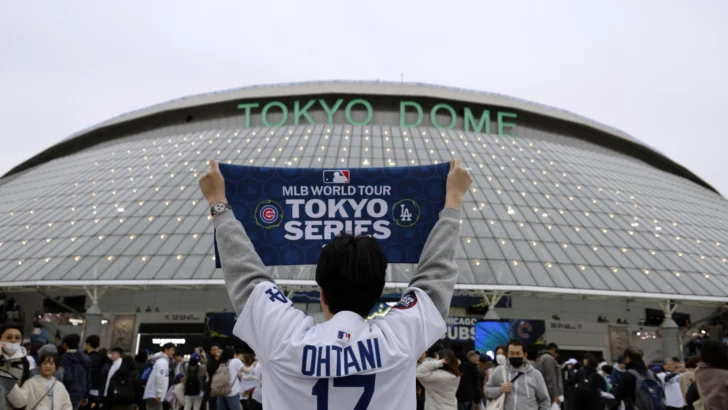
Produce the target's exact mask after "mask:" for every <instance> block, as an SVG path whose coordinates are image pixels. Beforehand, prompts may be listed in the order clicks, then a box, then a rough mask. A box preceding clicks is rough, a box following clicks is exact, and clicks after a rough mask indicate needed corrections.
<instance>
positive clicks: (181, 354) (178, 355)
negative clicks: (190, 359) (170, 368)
mask: <svg viewBox="0 0 728 410" xmlns="http://www.w3.org/2000/svg"><path fill="white" fill-rule="evenodd" d="M174 357H185V355H184V353H182V352H174Z"/></svg>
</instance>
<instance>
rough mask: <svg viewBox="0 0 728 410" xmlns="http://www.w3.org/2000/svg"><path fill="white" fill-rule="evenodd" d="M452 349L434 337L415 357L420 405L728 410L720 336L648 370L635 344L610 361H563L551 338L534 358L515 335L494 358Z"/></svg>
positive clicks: (726, 362) (441, 408)
mask: <svg viewBox="0 0 728 410" xmlns="http://www.w3.org/2000/svg"><path fill="white" fill-rule="evenodd" d="M453 348H454V349H455V350H453V349H447V348H445V347H444V346H443V345H442V344H439V343H436V344H435V345H433V346H432V347H431V348H430V349H429V350H428V351H427V352H425V353H423V354H422V356H421V357H420V359H419V360H418V366H417V408H418V410H422V409H424V410H478V409H486V408H488V409H490V408H491V407H486V406H488V405H489V403H490V404H491V405H492V404H493V402H495V401H497V402H498V405H497V406H496V408H498V409H504V410H553V409H564V410H593V409H598V410H601V409H606V410H617V409H619V410H640V409H654V410H678V409H679V410H685V409H688V410H703V409H705V410H725V409H728V350H727V349H728V348H727V347H726V345H725V344H724V343H721V342H719V341H707V342H705V344H704V346H703V348H702V351H701V357H700V358H698V357H693V358H691V359H690V360H688V361H687V362H683V361H682V360H681V359H680V358H677V357H674V358H669V359H667V360H665V362H664V364H663V365H660V366H658V365H655V366H653V368H652V369H649V368H648V366H647V365H646V364H645V361H644V358H643V352H642V351H641V350H640V349H639V348H636V347H630V348H628V349H627V350H626V351H625V352H624V355H623V356H621V357H619V358H618V359H617V361H616V362H615V363H614V364H613V365H610V364H608V363H607V362H604V361H602V360H599V359H598V358H597V357H595V356H594V355H592V354H586V355H584V358H583V360H582V361H581V362H579V361H577V360H575V359H568V360H563V358H561V357H559V348H558V346H557V345H556V344H553V343H552V344H549V345H548V346H547V347H546V349H545V350H543V351H541V352H539V353H538V355H537V357H536V359H535V360H534V361H530V360H528V358H527V351H528V348H527V346H524V345H523V343H521V342H519V341H517V340H513V341H511V342H510V343H509V344H508V345H506V346H499V347H498V348H496V350H495V360H494V361H492V360H491V359H490V357H488V356H486V355H481V354H479V353H478V352H474V351H471V352H469V353H468V354H467V356H460V355H458V354H457V353H456V351H457V350H458V349H459V346H457V345H454V346H453ZM500 402H502V404H500Z"/></svg>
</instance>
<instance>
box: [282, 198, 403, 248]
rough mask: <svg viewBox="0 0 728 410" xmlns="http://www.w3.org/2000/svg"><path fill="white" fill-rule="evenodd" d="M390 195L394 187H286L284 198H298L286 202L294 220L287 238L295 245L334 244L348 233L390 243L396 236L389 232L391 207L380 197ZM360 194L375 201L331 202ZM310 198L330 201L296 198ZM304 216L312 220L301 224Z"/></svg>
mask: <svg viewBox="0 0 728 410" xmlns="http://www.w3.org/2000/svg"><path fill="white" fill-rule="evenodd" d="M390 192H391V187H390V186H371V185H360V186H353V185H344V186H342V185H324V186H305V185H304V186H284V187H283V195H284V196H286V197H289V196H293V197H294V198H286V202H285V203H286V208H290V210H291V215H290V217H291V219H293V220H290V221H288V222H286V224H285V230H286V235H285V238H286V239H288V240H291V241H296V240H300V239H305V240H321V239H323V240H330V239H331V238H333V237H334V236H336V234H338V233H339V232H341V231H345V232H352V233H353V234H354V235H372V236H373V237H374V238H376V239H387V238H389V236H390V235H391V234H392V231H391V230H390V229H389V223H390V222H389V221H388V220H387V219H386V217H387V214H388V213H389V205H388V204H387V201H386V200H384V199H382V198H376V197H381V196H389V195H390ZM357 194H358V195H366V196H369V197H372V198H362V199H354V198H331V196H334V197H336V196H347V195H349V196H351V195H357ZM308 195H314V196H323V197H329V198H326V199H319V198H313V199H302V198H295V197H296V196H298V197H300V196H308ZM405 212H406V211H405ZM303 215H305V216H306V218H307V219H308V220H306V221H305V222H303V221H301V220H297V219H301V218H302V217H303ZM405 217H406V215H405ZM349 218H350V219H349ZM336 219H338V220H336Z"/></svg>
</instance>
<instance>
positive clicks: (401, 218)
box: [392, 199, 420, 228]
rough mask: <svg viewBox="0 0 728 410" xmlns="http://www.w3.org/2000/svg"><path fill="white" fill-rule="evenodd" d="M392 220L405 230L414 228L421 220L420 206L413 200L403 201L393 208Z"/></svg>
mask: <svg viewBox="0 0 728 410" xmlns="http://www.w3.org/2000/svg"><path fill="white" fill-rule="evenodd" d="M392 220H394V223H396V224H397V225H399V226H401V227H403V228H409V227H411V226H414V225H415V224H416V223H417V221H419V220H420V206H419V205H417V202H415V201H413V200H411V199H403V200H401V201H399V202H397V203H395V204H394V206H393V207H392Z"/></svg>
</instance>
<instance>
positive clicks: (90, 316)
mask: <svg viewBox="0 0 728 410" xmlns="http://www.w3.org/2000/svg"><path fill="white" fill-rule="evenodd" d="M101 319H102V317H101V308H100V307H99V302H98V300H94V301H93V302H92V303H91V307H89V308H88V310H86V320H85V321H84V324H83V337H84V339H85V338H87V337H89V336H91V335H97V336H99V337H101Z"/></svg>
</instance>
